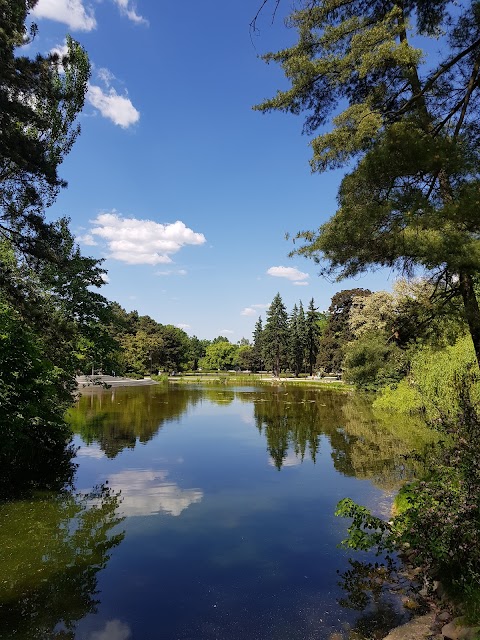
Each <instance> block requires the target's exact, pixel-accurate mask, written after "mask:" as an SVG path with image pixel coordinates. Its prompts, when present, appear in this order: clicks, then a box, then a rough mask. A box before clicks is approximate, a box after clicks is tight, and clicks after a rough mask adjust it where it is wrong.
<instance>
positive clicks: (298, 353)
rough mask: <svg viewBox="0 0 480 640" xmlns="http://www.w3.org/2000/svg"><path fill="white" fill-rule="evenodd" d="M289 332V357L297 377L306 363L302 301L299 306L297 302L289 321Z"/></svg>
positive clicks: (305, 337) (305, 338)
mask: <svg viewBox="0 0 480 640" xmlns="http://www.w3.org/2000/svg"><path fill="white" fill-rule="evenodd" d="M288 334H289V347H290V353H289V359H290V368H291V369H292V370H293V372H294V373H295V377H298V374H299V373H300V372H301V371H302V370H303V368H304V365H305V348H306V342H307V336H306V325H305V312H304V310H303V305H302V302H301V301H300V304H299V306H298V307H297V305H296V304H295V305H294V307H293V310H292V313H291V315H290V318H289V323H288Z"/></svg>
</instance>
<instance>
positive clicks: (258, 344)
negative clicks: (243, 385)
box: [252, 316, 264, 371]
mask: <svg viewBox="0 0 480 640" xmlns="http://www.w3.org/2000/svg"><path fill="white" fill-rule="evenodd" d="M263 367H264V362H263V323H262V317H261V316H260V317H259V318H258V320H257V322H256V323H255V329H254V331H253V363H252V371H261V370H262V369H263Z"/></svg>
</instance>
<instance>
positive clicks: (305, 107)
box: [257, 0, 480, 362]
mask: <svg viewBox="0 0 480 640" xmlns="http://www.w3.org/2000/svg"><path fill="white" fill-rule="evenodd" d="M289 24H290V26H292V27H294V28H295V29H296V30H297V33H298V39H297V41H296V42H295V43H294V44H293V45H292V46H290V47H288V48H286V49H284V50H281V51H279V52H278V53H271V54H267V55H266V56H265V59H266V60H267V61H268V62H270V61H274V62H277V63H279V64H281V66H282V67H283V70H284V72H285V75H286V77H287V78H288V80H289V82H290V83H291V86H290V88H287V89H286V90H284V91H279V92H278V93H277V95H276V96H275V97H274V98H272V99H270V100H266V101H265V102H264V103H263V104H261V105H259V106H258V107H257V108H258V109H260V110H262V111H270V110H281V111H287V112H291V113H294V114H299V113H301V112H305V113H306V115H307V117H306V123H305V131H306V133H308V134H314V133H315V132H316V131H317V130H318V129H320V128H321V131H322V132H321V133H320V135H316V137H314V138H313V139H312V141H311V146H312V149H313V157H312V161H311V165H312V169H313V170H314V171H325V170H327V169H332V168H333V169H336V168H339V167H343V166H347V167H349V170H350V172H349V173H348V174H347V175H346V176H345V178H344V179H343V181H342V184H341V187H340V190H339V194H338V203H339V208H338V210H337V212H336V213H335V215H334V216H333V218H332V219H331V220H330V221H329V222H327V223H326V224H323V225H322V226H321V227H320V228H319V229H317V230H314V231H305V232H299V234H298V235H297V238H298V239H301V240H303V241H304V244H303V246H300V248H296V250H295V253H298V254H301V255H306V256H310V257H312V258H314V259H315V260H316V261H318V262H322V261H325V262H322V263H323V264H324V265H325V267H324V269H323V271H324V272H327V273H330V274H332V273H333V274H336V275H338V277H340V278H343V277H348V276H354V275H356V274H358V273H360V272H362V271H365V270H367V269H369V268H370V267H372V266H373V267H375V266H383V267H390V268H394V269H397V270H400V271H402V272H404V273H406V274H411V273H414V272H415V269H417V268H421V269H426V270H428V271H430V273H431V275H432V279H434V281H435V282H436V285H437V289H436V290H437V292H439V291H440V290H443V292H444V294H445V298H446V299H449V298H450V297H451V296H452V295H455V294H456V295H459V296H461V298H462V300H463V308H464V315H465V319H466V321H467V323H468V326H469V329H470V333H471V336H472V339H473V343H474V346H475V351H476V355H477V361H479V362H480V309H479V306H478V301H477V298H476V296H475V291H474V277H475V275H476V274H477V273H478V272H479V271H480V239H479V238H480V216H479V215H478V202H479V197H478V193H479V185H480V154H479V149H480V126H479V121H480V10H479V3H478V0H474V1H470V2H469V1H466V2H462V3H460V4H456V3H453V2H448V1H447V0H438V1H436V2H424V1H423V0H413V1H412V2H407V3H405V2H401V1H400V0H387V1H386V2H376V1H371V2H364V1H363V0H303V1H302V2H300V6H299V8H298V9H297V10H295V11H294V12H293V13H292V15H291V16H290V19H289ZM418 36H421V37H422V38H419V37H418ZM428 38H434V39H438V38H440V39H441V41H440V44H441V51H442V53H441V55H438V53H437V51H438V49H439V45H438V44H437V43H435V46H434V47H433V46H429V45H428ZM414 39H415V40H414ZM423 43H425V46H424V48H423V49H421V48H419V45H422V44H423ZM433 49H434V50H435V54H433V55H432V54H429V52H430V51H432V50H433ZM328 124H330V126H327V125H328ZM355 161H356V162H357V164H356V165H355V164H354V162H355ZM297 247H298V244H297Z"/></svg>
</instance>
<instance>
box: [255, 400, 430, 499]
mask: <svg viewBox="0 0 480 640" xmlns="http://www.w3.org/2000/svg"><path fill="white" fill-rule="evenodd" d="M253 402H254V411H255V423H256V425H257V428H258V430H259V431H260V433H263V434H264V435H265V438H266V441H267V449H268V453H269V455H270V459H271V461H272V463H273V464H274V465H275V466H276V467H277V469H281V468H282V467H284V466H292V465H295V464H299V463H301V462H302V461H303V460H304V459H305V458H308V459H311V460H312V461H313V462H314V463H315V462H316V460H317V457H318V455H319V449H320V442H321V437H322V436H326V437H327V438H328V440H329V442H330V444H331V447H332V457H333V461H334V464H335V468H336V469H337V470H338V471H340V472H341V473H342V474H344V475H346V476H352V477H357V478H365V479H369V480H372V481H373V482H374V483H375V484H376V485H377V486H379V487H382V488H383V489H389V490H391V489H396V488H398V487H400V486H401V485H402V484H403V483H404V482H405V481H406V480H409V479H411V478H413V477H415V475H416V474H417V472H418V466H419V463H418V462H417V461H416V460H415V459H414V457H412V455H411V454H412V451H423V449H424V448H425V446H426V445H427V444H429V443H431V442H433V441H435V440H436V439H437V435H436V433H434V432H432V431H431V430H429V429H427V428H426V427H425V425H424V424H423V423H422V422H421V421H420V420H416V419H414V418H406V417H404V416H402V417H401V418H400V419H399V418H398V416H392V415H390V414H387V413H380V412H376V413H374V412H373V410H372V408H371V404H370V402H369V400H368V399H366V398H362V397H361V396H355V395H353V394H352V395H343V394H339V393H335V392H331V393H319V392H315V391H312V390H310V389H296V388H294V389H290V390H289V391H288V392H287V391H285V390H284V388H280V389H277V390H275V391H272V392H271V393H270V394H268V395H267V397H265V394H262V395H261V396H258V395H255V394H253Z"/></svg>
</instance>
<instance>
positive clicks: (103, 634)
mask: <svg viewBox="0 0 480 640" xmlns="http://www.w3.org/2000/svg"><path fill="white" fill-rule="evenodd" d="M131 637H132V631H131V629H130V627H129V626H128V624H125V622H121V621H120V620H109V621H108V622H107V623H106V624H105V628H104V629H102V630H101V631H94V632H93V633H92V634H91V635H90V636H89V640H130V638H131Z"/></svg>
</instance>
